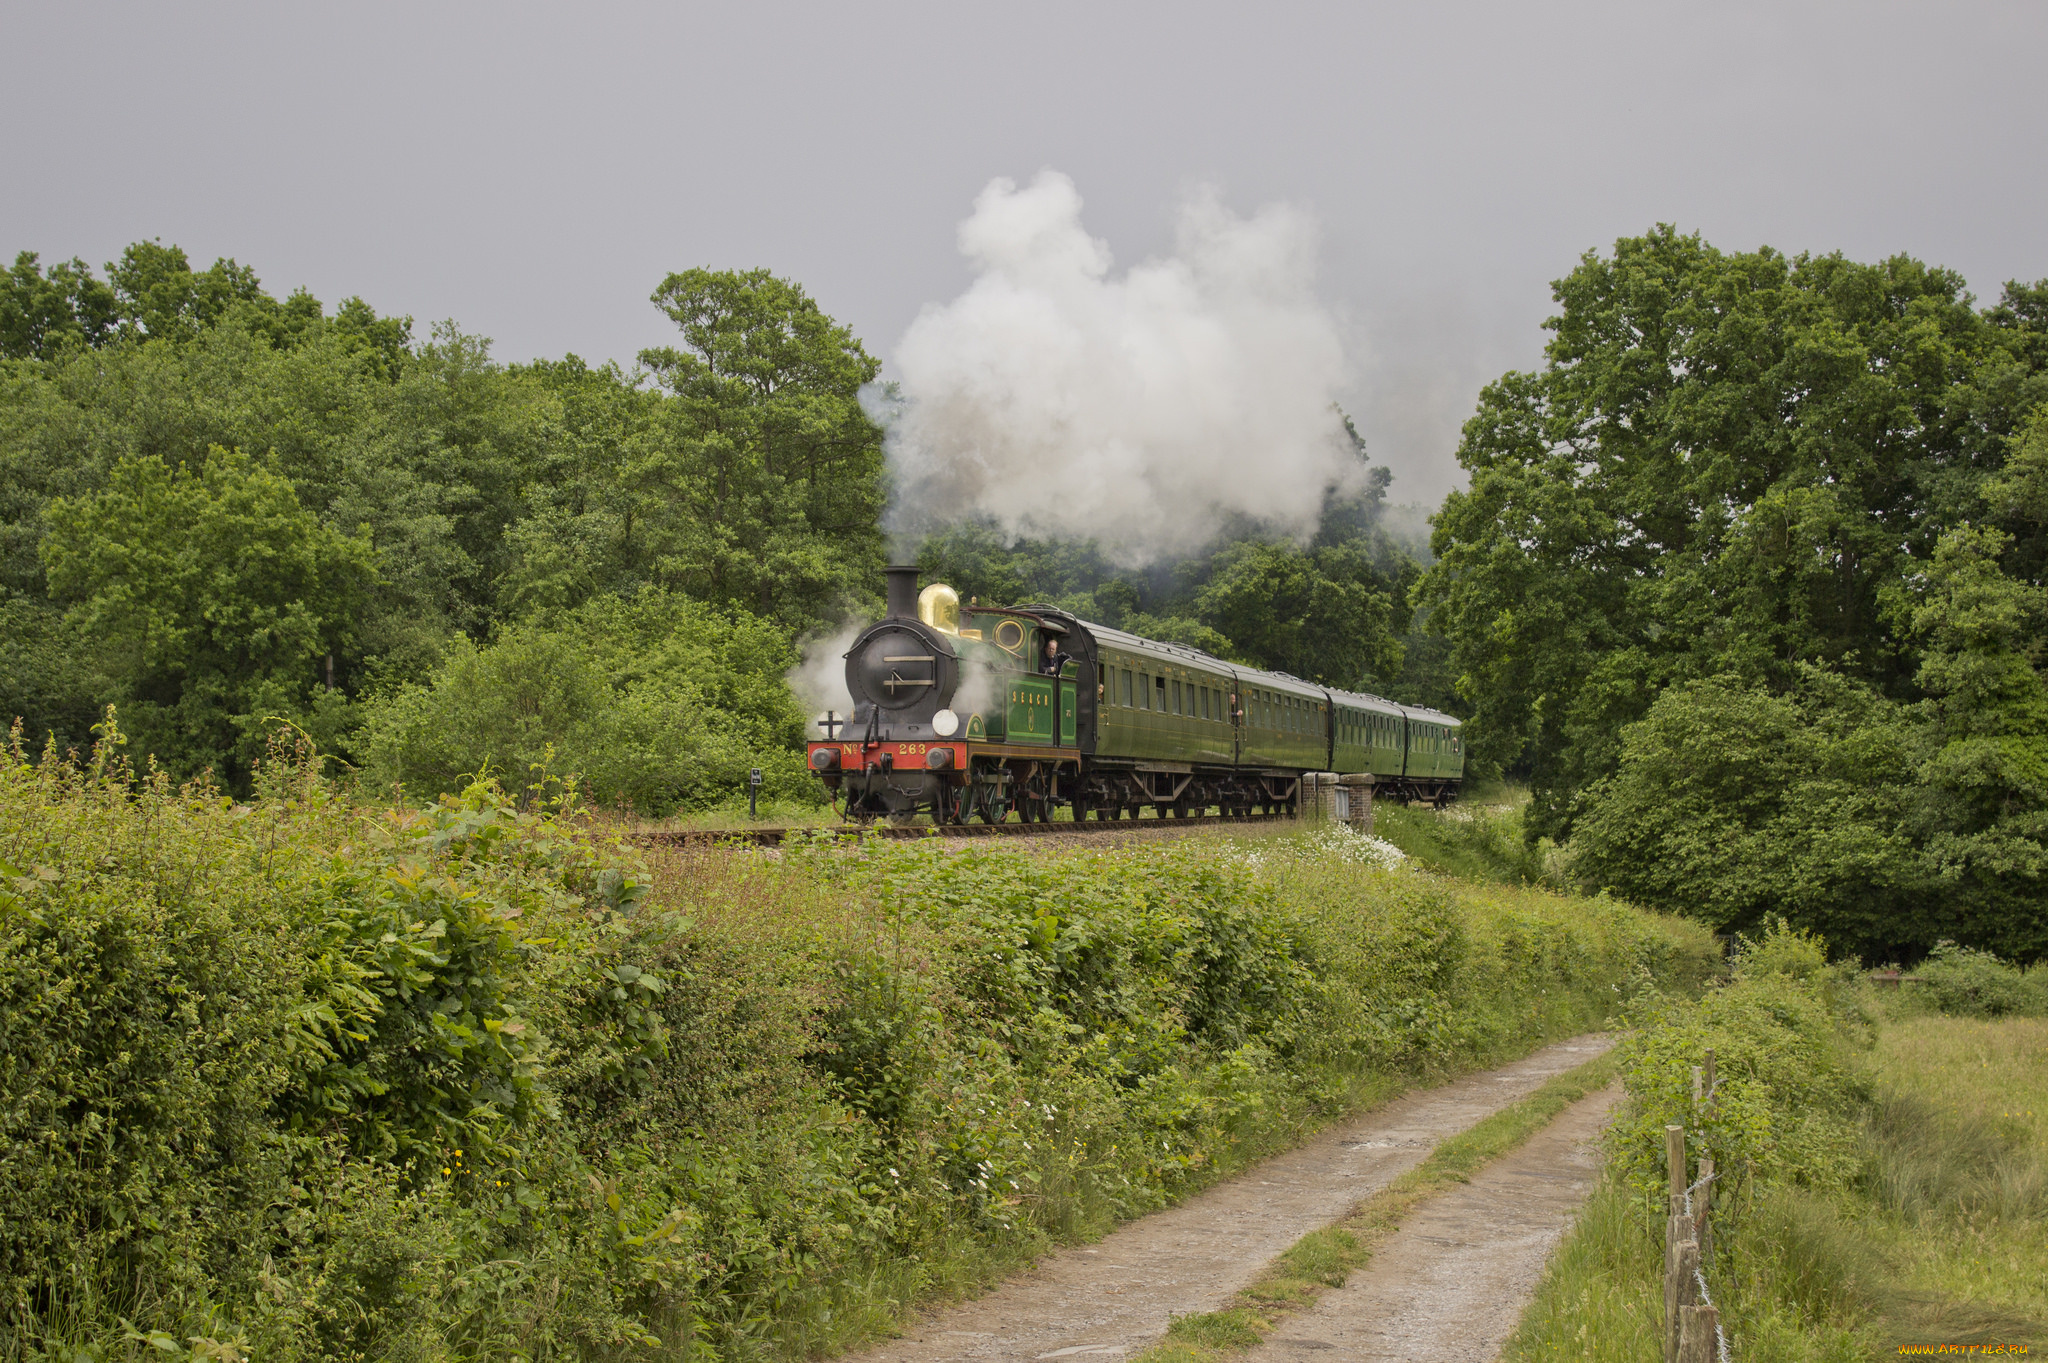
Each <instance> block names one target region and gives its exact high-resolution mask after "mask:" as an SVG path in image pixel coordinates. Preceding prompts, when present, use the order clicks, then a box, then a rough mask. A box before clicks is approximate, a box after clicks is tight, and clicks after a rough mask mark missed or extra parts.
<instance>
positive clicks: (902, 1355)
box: [856, 1035, 1612, 1363]
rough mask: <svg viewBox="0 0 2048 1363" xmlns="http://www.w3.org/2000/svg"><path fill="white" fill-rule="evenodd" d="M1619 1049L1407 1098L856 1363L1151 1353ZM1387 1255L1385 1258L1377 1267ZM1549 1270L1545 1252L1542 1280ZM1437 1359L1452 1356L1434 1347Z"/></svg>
mask: <svg viewBox="0 0 2048 1363" xmlns="http://www.w3.org/2000/svg"><path fill="white" fill-rule="evenodd" d="M1611 1044H1612V1040H1611V1038H1608V1037H1606V1036H1601V1035H1590V1036H1583V1037H1579V1038H1576V1039H1575V1040H1571V1041H1563V1042H1559V1043H1557V1044H1556V1045H1552V1046H1547V1047H1545V1048H1544V1049H1543V1050H1540V1051H1538V1052H1536V1053H1535V1054H1534V1055H1531V1056H1528V1057H1527V1058H1525V1059H1522V1060H1519V1061H1516V1062H1515V1063H1514V1064H1512V1065H1503V1066H1501V1067H1500V1068H1499V1069H1494V1070H1487V1071H1485V1072H1483V1073H1479V1074H1474V1075H1468V1076H1467V1077H1465V1078H1463V1079H1460V1080H1458V1081H1456V1082H1454V1083H1450V1084H1446V1085H1444V1086H1442V1087H1441V1088H1434V1089H1427V1090H1423V1091H1420V1092H1416V1093H1410V1094H1407V1095H1405V1096H1403V1097H1400V1098H1397V1099H1395V1100H1394V1101H1392V1102H1390V1103H1387V1104H1385V1105H1383V1106H1381V1107H1378V1108H1375V1109H1373V1110H1372V1111H1370V1112H1366V1113H1362V1114H1360V1115H1359V1116H1356V1117H1353V1118H1351V1119H1350V1120H1348V1121H1345V1122H1342V1123H1340V1124H1338V1125H1336V1126H1333V1127H1331V1128H1330V1129H1329V1130H1327V1131H1324V1132H1323V1133H1322V1134H1321V1135H1319V1136H1317V1137H1316V1138H1315V1139H1314V1140H1311V1141H1309V1142H1308V1143H1307V1144H1306V1145H1303V1146H1300V1147H1299V1148H1297V1149H1295V1150H1292V1151H1290V1152H1288V1153H1287V1154H1284V1155H1278V1156H1275V1157H1274V1158H1272V1159H1270V1160H1267V1161H1266V1162H1264V1163H1263V1164H1260V1165H1257V1166H1255V1167H1254V1168H1252V1169H1250V1170H1248V1171H1246V1172H1245V1173H1244V1174H1242V1175H1240V1176H1239V1177H1237V1178H1234V1179H1232V1180H1230V1181H1229V1182H1227V1183H1222V1184H1218V1185H1217V1186H1216V1187H1214V1188H1211V1189H1209V1190H1208V1191H1207V1192H1204V1193H1202V1194H1201V1195H1199V1196H1197V1197H1194V1198H1191V1199H1189V1200H1188V1201H1187V1202H1184V1203H1182V1204H1181V1205H1180V1206H1178V1207H1172V1208H1169V1209H1167V1210H1165V1211H1161V1212H1155V1213H1153V1214H1152V1215H1150V1216H1147V1217H1143V1218H1141V1219H1139V1220H1137V1221H1133V1222H1131V1223H1130V1224H1128V1225H1126V1226H1124V1227H1123V1228H1122V1229H1120V1230H1117V1231H1115V1232H1114V1233H1112V1234H1110V1235H1109V1236H1107V1237H1106V1238H1104V1239H1102V1240H1100V1241H1098V1242H1096V1244H1094V1245H1093V1246H1090V1247H1088V1248H1085V1249H1068V1250H1062V1251H1060V1252H1058V1253H1056V1254H1053V1255H1050V1256H1048V1257H1047V1258H1046V1259H1044V1260H1043V1261H1041V1262H1040V1263H1039V1264H1038V1266H1037V1267H1035V1268H1033V1269H1031V1270H1030V1271H1029V1272H1026V1273H1023V1274H1020V1275H1018V1276H1017V1277H1014V1278H1011V1279H1010V1280H1009V1281H1007V1282H1005V1283H1004V1284H1003V1285H1002V1286H1000V1287H998V1288H996V1289H995V1290H994V1291H992V1292H990V1293H989V1294H988V1295H987V1296H984V1297H980V1298H977V1299H976V1300H974V1301H970V1302H965V1303H962V1304H960V1305H958V1306H954V1307H949V1308H947V1309H944V1310H942V1311H938V1312H936V1313H934V1314H932V1315H931V1316H929V1317H926V1318H924V1319H923V1320H920V1321H916V1322H913V1323H912V1324H911V1325H910V1327H909V1328H908V1331H907V1334H906V1336H905V1337H904V1338H901V1339H896V1340H891V1341H890V1342H888V1343H887V1344H884V1345H882V1346H880V1347H878V1348H876V1349H873V1350H872V1351H870V1352H868V1353H866V1354H861V1355H857V1356H856V1358H857V1360H858V1363H935V1361H936V1360H951V1359H961V1360H969V1359H971V1360H976V1361H977V1363H979V1361H980V1360H1027V1359H1028V1360H1038V1359H1052V1358H1073V1359H1088V1358H1105V1359H1106V1358H1118V1357H1125V1356H1129V1355H1133V1354H1137V1353H1141V1352H1143V1351H1144V1349H1146V1348H1147V1347H1148V1346H1150V1345H1151V1344H1152V1343H1154V1342H1155V1341H1157V1340H1158V1339H1159V1337H1160V1336H1161V1335H1163V1334H1164V1333H1165V1332H1166V1324H1167V1321H1168V1320H1169V1319H1170V1318H1171V1317H1173V1316H1179V1315H1187V1314H1189V1313H1191V1312H1196V1311H1213V1310H1216V1309H1217V1308H1219V1307H1221V1306H1223V1305H1224V1304H1225V1303H1226V1302H1227V1301H1228V1300H1229V1298H1230V1297H1231V1296H1232V1294H1234V1293H1236V1292H1237V1291H1238V1290H1239V1289H1241V1288H1243V1287H1245V1286H1246V1285H1247V1284H1249V1283H1250V1282H1251V1281H1252V1279H1253V1278H1254V1277H1256V1276H1257V1275H1258V1273H1259V1271H1260V1270H1261V1269H1263V1268H1264V1267H1265V1266H1266V1265H1267V1264H1268V1263H1269V1262H1271V1260H1272V1259H1273V1257H1274V1256H1275V1255H1277V1254H1279V1253H1280V1252H1281V1251H1282V1250H1284V1249H1286V1248H1287V1247H1288V1246H1290V1245H1292V1244H1293V1243H1294V1242H1295V1241H1296V1240H1298V1239H1300V1238H1301V1237H1302V1236H1303V1235H1305V1234H1307V1233H1308V1232H1309V1231H1312V1230H1315V1229H1317V1228H1318V1227H1321V1226H1327V1225H1329V1224H1330V1223H1332V1222H1334V1221H1337V1220H1339V1219H1341V1218H1342V1217H1343V1216H1344V1215H1345V1214H1346V1213H1347V1212H1349V1211H1350V1210H1351V1209H1352V1207H1354V1206H1355V1205H1357V1204H1358V1203H1359V1202H1360V1201H1361V1200H1363V1199H1364V1198H1366V1197H1368V1196H1370V1195H1371V1194H1372V1193H1374V1192H1377V1191H1378V1190H1379V1189H1380V1188H1382V1187H1384V1186H1385V1185H1386V1184H1387V1182H1388V1181H1389V1180H1391V1179H1392V1178H1394V1177H1395V1176H1396V1175H1397V1174H1400V1173H1402V1172H1404V1171H1406V1170H1408V1169H1411V1168H1413V1167H1414V1166H1415V1165H1417V1164H1419V1163H1421V1162H1422V1160H1423V1158H1424V1157H1425V1156H1426V1155H1428V1153H1429V1150H1430V1148H1431V1147H1432V1146H1434V1145H1435V1144H1436V1143H1437V1142H1438V1141H1440V1140H1442V1139H1443V1138H1444V1137H1446V1136H1451V1135H1455V1134H1456V1133H1458V1132H1460V1131H1463V1130H1464V1129H1465V1128H1467V1127H1469V1126H1471V1125H1473V1124H1474V1123H1476V1122H1478V1121H1481V1120H1482V1119H1484V1118H1486V1117H1488V1116H1490V1115H1492V1114H1493V1113H1495V1112H1498V1111H1499V1110H1500V1109H1502V1108H1504V1107H1506V1106H1507V1105H1508V1104H1509V1103H1512V1102H1514V1101H1515V1100H1517V1099H1519V1098H1523V1097H1526V1096H1528V1095H1529V1094H1530V1093H1532V1092H1534V1091H1535V1090H1536V1089H1537V1088H1540V1087H1541V1086H1542V1085H1543V1083H1544V1082H1545V1081H1546V1080H1548V1079H1551V1078H1553V1077H1555V1076H1556V1075H1559V1074H1562V1073H1564V1072H1565V1071H1566V1070H1569V1069H1572V1068H1573V1067H1575V1066H1577V1065H1581V1064H1583V1063H1585V1062H1586V1061H1588V1060H1590V1059H1592V1058H1593V1057H1594V1056H1596V1055H1599V1054H1600V1053H1601V1052H1603V1051H1605V1050H1606V1049H1607V1048H1608V1047H1609V1046H1610V1045H1611ZM1588 1101H1591V1100H1588ZM1579 1106H1581V1107H1583V1106H1584V1104H1580V1105H1579ZM1573 1111H1577V1109H1576V1108H1574V1109H1573ZM1562 1120H1564V1119H1563V1118H1560V1121H1562ZM1402 1234H1403V1235H1405V1234H1406V1232H1405V1231H1404V1232H1402ZM1390 1243H1391V1242H1390ZM1546 1243H1547V1242H1546ZM1391 1252H1392V1251H1390V1250H1388V1251H1382V1253H1381V1255H1379V1256H1377V1257H1376V1258H1375V1262H1376V1263H1377V1262H1379V1261H1380V1260H1382V1259H1384V1258H1386V1257H1387V1256H1388V1254H1390V1253H1391ZM1541 1264H1542V1254H1541V1253H1538V1255H1537V1257H1536V1265H1537V1267H1538V1268H1539V1269H1540V1267H1541ZM1358 1276H1359V1277H1363V1276H1365V1275H1363V1274H1361V1275H1358ZM1347 1291H1348V1289H1347ZM1302 1319H1306V1317H1303V1318H1302ZM1510 1324H1512V1317H1511V1318H1510ZM1281 1333H1283V1334H1287V1335H1289V1336H1290V1337H1292V1336H1294V1335H1295V1333H1296V1332H1295V1331H1294V1330H1289V1329H1285V1328H1283V1330H1282V1332H1281ZM1301 1338H1303V1339H1307V1338H1308V1336H1306V1335H1303V1336H1301ZM1304 1348H1306V1349H1308V1350H1310V1351H1311V1352H1318V1353H1320V1352H1324V1351H1323V1350H1318V1349H1316V1348H1315V1347H1314V1346H1313V1345H1304ZM1416 1356H1417V1357H1421V1356H1423V1355H1416ZM1431 1356H1452V1355H1441V1354H1437V1353H1436V1352H1435V1351H1434V1350H1432V1351H1431Z"/></svg>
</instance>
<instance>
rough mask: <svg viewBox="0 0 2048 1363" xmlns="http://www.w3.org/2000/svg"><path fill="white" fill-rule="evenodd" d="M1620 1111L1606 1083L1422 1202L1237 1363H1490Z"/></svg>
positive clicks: (1593, 1173) (1595, 1169) (1595, 1171)
mask: <svg viewBox="0 0 2048 1363" xmlns="http://www.w3.org/2000/svg"><path fill="white" fill-rule="evenodd" d="M1620 1100H1621V1084H1620V1082H1619V1081H1616V1082H1615V1083H1613V1084H1610V1085H1608V1086H1607V1087H1606V1088H1605V1089H1602V1090H1601V1091H1600V1092H1598V1093H1596V1094H1593V1095H1592V1096H1591V1097H1588V1098H1583V1099H1581V1100H1579V1101H1578V1102H1577V1103H1574V1104H1573V1105H1572V1106H1571V1107H1569V1108H1567V1109H1565V1111H1564V1112H1562V1113H1561V1114H1559V1116H1558V1117H1557V1119H1556V1120H1555V1121H1553V1122H1552V1123H1551V1124H1550V1125H1549V1126H1547V1127H1545V1128H1543V1130H1541V1131H1539V1132H1537V1133H1536V1134H1535V1135H1534V1136H1532V1137H1530V1138H1529V1140H1528V1142H1527V1143H1526V1144H1524V1145H1522V1146H1520V1147H1518V1148H1517V1149H1514V1150H1511V1151H1509V1152H1508V1153H1507V1154H1506V1155H1503V1156H1502V1157H1501V1158H1500V1159H1498V1160H1495V1161H1494V1162H1493V1163H1492V1164H1489V1165H1487V1166H1486V1167H1485V1168H1484V1169H1482V1170H1480V1171H1479V1172H1478V1173H1477V1174H1476V1175H1474V1176H1473V1179H1472V1181H1471V1182H1470V1183H1467V1184H1464V1185H1462V1186H1460V1187H1457V1188H1454V1189H1452V1190H1451V1191H1450V1192H1447V1193H1444V1194H1442V1195H1441V1196H1438V1197H1435V1198H1432V1199H1430V1200H1429V1201H1428V1202H1425V1203H1424V1204H1423V1205H1422V1206H1421V1207H1419V1208H1417V1209H1416V1210H1415V1212H1414V1214H1413V1215H1411V1216H1410V1217H1409V1218H1408V1219H1407V1220H1406V1221H1405V1222H1403V1223H1402V1225H1401V1228H1400V1229H1399V1230H1397V1231H1395V1232H1394V1234H1393V1235H1391V1236H1389V1237H1388V1238H1387V1239H1385V1240H1383V1241H1381V1242H1380V1244H1379V1247H1378V1248H1377V1249H1376V1250H1375V1251H1374V1252H1373V1256H1372V1262H1371V1263H1370V1264H1368V1265H1366V1267H1365V1268H1364V1269H1362V1270H1360V1271H1359V1272H1357V1273H1354V1274H1352V1275H1351V1279H1350V1281H1349V1282H1347V1283H1345V1284H1344V1286H1343V1287H1341V1288H1337V1289H1335V1290H1334V1291H1329V1292H1325V1293H1324V1294H1323V1295H1322V1297H1321V1298H1320V1299H1319V1300H1318V1301H1317V1302H1316V1305H1315V1308H1314V1309H1313V1310H1310V1311H1307V1312H1304V1313H1303V1314H1301V1315H1299V1316H1295V1317H1293V1318H1292V1319H1289V1320H1287V1321H1284V1322H1282V1324H1281V1326H1280V1328H1279V1329H1278V1330H1277V1331H1275V1332H1274V1334H1273V1337H1272V1338H1270V1339H1268V1340H1267V1341H1266V1342H1265V1343H1264V1344H1262V1345H1261V1346H1259V1348H1257V1349H1256V1350H1254V1351H1253V1352H1252V1354H1251V1355H1250V1358H1249V1360H1248V1363H1303V1361H1304V1360H1309V1359H1314V1360H1316V1361H1317V1363H1326V1361H1327V1360H1330V1359H1337V1358H1342V1359H1386V1360H1401V1363H1407V1360H1410V1359H1440V1358H1455V1359H1491V1358H1494V1357H1497V1356H1498V1355H1499V1353H1500V1346H1501V1344H1502V1343H1503V1342H1505V1341H1506V1339H1507V1337H1508V1335H1509V1333H1511V1332H1512V1331H1513V1330H1514V1328H1515V1322H1516V1321H1517V1320H1519V1319H1520V1318H1521V1315H1522V1308H1523V1307H1525V1306H1527V1305H1528V1302H1529V1296H1530V1294H1531V1293H1532V1292H1534V1291H1535V1290H1536V1282H1537V1279H1539V1278H1540V1277H1542V1276H1543V1264H1544V1261H1545V1260H1546V1259H1548V1258H1549V1257H1550V1251H1551V1248H1552V1247H1553V1246H1554V1245H1556V1244H1557V1241H1558V1238H1559V1237H1560V1236H1561V1235H1562V1234H1563V1233H1564V1229H1565V1227H1566V1225H1567V1224H1568V1223H1569V1222H1570V1220H1571V1218H1572V1214H1573V1213H1574V1212H1576V1211H1577V1210H1578V1209H1579V1206H1580V1204H1582V1203H1583V1202H1584V1201H1585V1200H1586V1196H1587V1194H1588V1193H1590V1192H1591V1191H1592V1187H1593V1181H1594V1179H1595V1178H1596V1177H1597V1176H1598V1175H1599V1172H1600V1152H1599V1147H1598V1143H1599V1139H1600V1132H1601V1130H1602V1128H1604V1127H1605V1126H1606V1125H1607V1119H1608V1117H1609V1116H1610V1115H1611V1114H1612V1113H1613V1111H1614V1105H1615V1104H1616V1103H1617V1102H1619V1101H1620Z"/></svg>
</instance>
